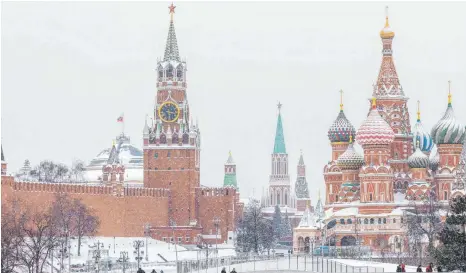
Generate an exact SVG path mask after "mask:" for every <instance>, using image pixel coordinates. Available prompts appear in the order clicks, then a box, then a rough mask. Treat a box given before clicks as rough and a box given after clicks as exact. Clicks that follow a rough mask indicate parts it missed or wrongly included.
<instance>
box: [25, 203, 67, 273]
mask: <svg viewBox="0 0 466 273" xmlns="http://www.w3.org/2000/svg"><path fill="white" fill-rule="evenodd" d="M26 215H27V219H26V221H24V222H23V223H22V225H21V230H22V232H24V236H25V239H24V240H23V242H22V244H21V246H20V250H19V260H20V262H21V263H22V265H23V266H25V267H26V268H27V269H28V272H29V273H40V272H43V267H44V264H45V263H46V261H47V259H48V257H49V256H50V255H51V252H52V249H53V248H54V247H56V245H57V242H58V241H57V238H58V236H57V229H56V226H55V223H54V221H53V217H52V215H51V213H50V211H46V210H40V209H38V208H37V209H32V208H29V209H28V212H27V214H26Z"/></svg>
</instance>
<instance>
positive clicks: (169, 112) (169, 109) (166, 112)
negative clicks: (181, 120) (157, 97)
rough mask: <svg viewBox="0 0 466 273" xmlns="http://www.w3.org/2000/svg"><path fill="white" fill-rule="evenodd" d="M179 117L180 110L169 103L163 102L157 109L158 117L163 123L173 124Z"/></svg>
mask: <svg viewBox="0 0 466 273" xmlns="http://www.w3.org/2000/svg"><path fill="white" fill-rule="evenodd" d="M179 115H180V108H179V107H178V105H177V104H176V103H174V102H171V101H166V102H164V103H163V104H162V105H161V106H160V108H159V117H160V119H161V120H162V121H164V122H175V121H176V120H177V119H178V117H179Z"/></svg>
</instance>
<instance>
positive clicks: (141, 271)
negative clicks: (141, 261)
mask: <svg viewBox="0 0 466 273" xmlns="http://www.w3.org/2000/svg"><path fill="white" fill-rule="evenodd" d="M137 273H145V272H144V270H142V269H141V268H139V269H138V272H137Z"/></svg>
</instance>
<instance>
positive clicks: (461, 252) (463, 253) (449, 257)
mask: <svg viewBox="0 0 466 273" xmlns="http://www.w3.org/2000/svg"><path fill="white" fill-rule="evenodd" d="M440 241H441V243H442V245H441V246H440V247H438V248H437V250H436V251H435V258H436V260H437V263H438V264H439V265H441V266H442V267H443V268H445V269H446V270H448V271H453V270H461V271H463V272H464V271H466V196H458V197H456V198H454V199H452V200H451V203H450V212H449V214H448V215H447V219H446V221H445V226H444V228H443V230H442V232H441V233H440Z"/></svg>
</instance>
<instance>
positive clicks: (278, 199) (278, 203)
mask: <svg viewBox="0 0 466 273" xmlns="http://www.w3.org/2000/svg"><path fill="white" fill-rule="evenodd" d="M277 205H280V193H279V192H277Z"/></svg>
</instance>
